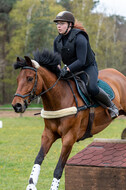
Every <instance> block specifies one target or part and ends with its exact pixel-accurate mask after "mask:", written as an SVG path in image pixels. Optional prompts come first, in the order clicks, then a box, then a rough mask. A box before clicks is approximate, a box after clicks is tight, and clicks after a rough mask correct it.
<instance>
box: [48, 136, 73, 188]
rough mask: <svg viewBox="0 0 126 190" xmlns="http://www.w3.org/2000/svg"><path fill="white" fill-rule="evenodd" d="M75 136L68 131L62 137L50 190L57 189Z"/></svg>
mask: <svg viewBox="0 0 126 190" xmlns="http://www.w3.org/2000/svg"><path fill="white" fill-rule="evenodd" d="M75 141H76V140H75V138H74V136H73V134H71V133H69V134H67V135H66V136H65V137H64V138H63V139H62V150H61V154H60V158H59V161H58V163H57V166H56V168H55V171H54V178H53V181H52V185H51V188H50V190H58V187H59V183H60V178H61V176H62V173H63V169H64V166H65V164H66V161H67V159H68V157H69V155H70V153H71V150H72V147H73V144H74V143H75Z"/></svg>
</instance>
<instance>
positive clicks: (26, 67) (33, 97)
mask: <svg viewBox="0 0 126 190" xmlns="http://www.w3.org/2000/svg"><path fill="white" fill-rule="evenodd" d="M22 69H30V70H33V71H35V73H36V74H35V82H34V86H33V89H32V90H31V92H30V93H28V94H26V95H22V94H18V93H17V94H15V95H14V97H15V96H18V97H21V98H23V99H24V98H26V97H28V96H29V99H28V102H29V101H30V102H31V101H33V100H35V99H37V98H38V97H39V96H42V95H43V94H45V93H47V92H48V91H49V90H51V89H52V88H53V87H54V86H55V85H56V84H57V83H58V81H59V80H60V78H61V76H59V77H58V79H57V80H56V82H55V83H54V84H53V85H52V86H51V87H50V88H48V89H47V90H45V91H43V92H41V93H40V94H38V95H36V87H37V82H38V80H37V69H36V68H34V67H29V66H25V67H22ZM25 104H26V105H27V102H26V100H25Z"/></svg>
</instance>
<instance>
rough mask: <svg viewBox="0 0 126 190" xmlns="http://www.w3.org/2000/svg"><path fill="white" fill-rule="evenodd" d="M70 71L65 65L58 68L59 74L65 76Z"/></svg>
mask: <svg viewBox="0 0 126 190" xmlns="http://www.w3.org/2000/svg"><path fill="white" fill-rule="evenodd" d="M69 72H70V70H69V68H68V67H67V65H64V67H63V68H62V69H61V70H60V76H61V77H65V75H67V74H68V73H69Z"/></svg>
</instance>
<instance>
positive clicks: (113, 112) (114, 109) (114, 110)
mask: <svg viewBox="0 0 126 190" xmlns="http://www.w3.org/2000/svg"><path fill="white" fill-rule="evenodd" d="M108 109H109V113H110V116H111V118H112V119H114V118H116V117H118V116H119V110H118V108H117V107H116V106H115V105H113V106H112V107H109V108H108Z"/></svg>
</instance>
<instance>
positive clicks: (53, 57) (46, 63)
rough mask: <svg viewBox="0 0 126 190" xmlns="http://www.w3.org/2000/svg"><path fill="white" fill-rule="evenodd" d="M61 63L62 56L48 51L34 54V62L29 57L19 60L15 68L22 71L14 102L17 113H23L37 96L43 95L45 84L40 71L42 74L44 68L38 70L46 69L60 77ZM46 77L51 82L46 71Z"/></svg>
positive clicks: (18, 79)
mask: <svg viewBox="0 0 126 190" xmlns="http://www.w3.org/2000/svg"><path fill="white" fill-rule="evenodd" d="M60 62H61V58H60V56H59V55H58V54H56V53H51V52H49V51H48V50H44V51H43V52H39V51H38V50H37V51H36V52H34V60H31V59H30V58H29V57H28V56H25V59H22V58H19V57H18V58H17V62H16V64H15V65H14V68H15V69H18V68H21V71H20V73H19V76H18V78H17V83H18V88H17V91H16V94H15V96H14V99H13V102H12V106H13V108H14V110H15V112H17V113H20V112H21V113H23V112H24V111H25V110H26V108H27V106H28V104H29V103H30V102H31V101H32V100H33V99H34V98H36V96H38V95H40V94H41V92H42V90H43V88H44V85H43V84H44V82H43V80H42V77H41V75H40V72H39V71H40V70H41V72H42V70H43V69H44V68H43V69H38V68H39V67H40V66H42V67H45V68H46V71H47V70H50V71H51V72H52V73H55V74H56V75H58V74H59V72H60V71H59V69H58V67H57V65H59V64H60ZM44 75H45V77H46V78H48V80H49V77H50V76H49V75H50V73H49V74H48V76H46V73H45V70H44ZM56 75H55V78H56ZM53 76H54V74H53Z"/></svg>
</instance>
